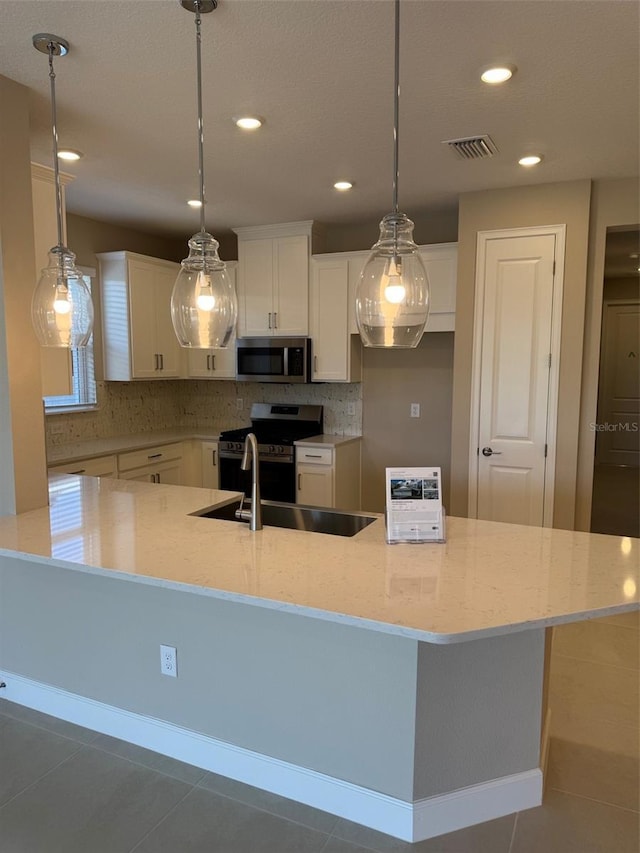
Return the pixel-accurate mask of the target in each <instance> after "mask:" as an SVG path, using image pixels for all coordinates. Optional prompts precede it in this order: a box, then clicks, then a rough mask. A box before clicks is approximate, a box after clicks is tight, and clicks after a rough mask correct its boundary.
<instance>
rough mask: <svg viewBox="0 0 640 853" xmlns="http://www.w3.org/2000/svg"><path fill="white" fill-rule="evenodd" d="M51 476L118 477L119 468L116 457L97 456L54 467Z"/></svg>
mask: <svg viewBox="0 0 640 853" xmlns="http://www.w3.org/2000/svg"><path fill="white" fill-rule="evenodd" d="M49 473H50V474H86V476H88V477H117V476H118V466H117V463H116V457H115V456H97V457H94V458H92V459H77V460H76V461H75V462H67V463H65V464H64V465H52V466H51V467H50V468H49Z"/></svg>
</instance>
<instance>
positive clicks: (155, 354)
mask: <svg viewBox="0 0 640 853" xmlns="http://www.w3.org/2000/svg"><path fill="white" fill-rule="evenodd" d="M153 358H154V360H155V365H156V366H155V368H154V369H155V370H157V369H158V353H157V352H154V354H153Z"/></svg>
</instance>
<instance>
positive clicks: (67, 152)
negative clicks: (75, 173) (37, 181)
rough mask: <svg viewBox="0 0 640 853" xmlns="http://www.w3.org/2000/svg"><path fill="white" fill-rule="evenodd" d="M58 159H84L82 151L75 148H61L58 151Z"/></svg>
mask: <svg viewBox="0 0 640 853" xmlns="http://www.w3.org/2000/svg"><path fill="white" fill-rule="evenodd" d="M58 157H59V158H60V159H61V160H80V158H81V157H84V154H83V153H82V151H76V150H74V149H73V148H61V149H60V150H59V151H58Z"/></svg>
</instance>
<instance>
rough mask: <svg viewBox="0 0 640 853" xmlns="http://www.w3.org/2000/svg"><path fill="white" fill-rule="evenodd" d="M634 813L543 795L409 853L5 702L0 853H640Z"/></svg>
mask: <svg viewBox="0 0 640 853" xmlns="http://www.w3.org/2000/svg"><path fill="white" fill-rule="evenodd" d="M591 770H592V771H594V772H597V768H591ZM631 805H632V806H634V807H633V808H632V807H627V808H621V807H618V806H613V805H611V804H609V803H606V802H600V801H598V800H596V799H593V798H589V797H588V796H586V795H585V796H574V795H570V794H567V793H564V792H562V791H559V790H555V789H553V788H552V787H549V789H548V790H547V792H546V795H545V801H544V804H543V805H542V806H541V807H540V808H537V809H531V810H529V811H525V812H521V813H520V814H518V815H515V816H513V815H512V816H510V817H505V818H501V819H499V820H494V821H490V822H489V823H485V824H482V825H480V826H476V827H473V828H471V829H465V830H462V831H460V832H455V833H451V834H450V835H445V836H440V837H439V838H434V839H431V840H429V841H423V842H420V843H418V844H415V845H411V844H406V843H404V842H402V841H397V840H396V839H393V838H390V837H389V836H386V835H382V834H380V833H378V832H374V831H372V830H369V829H365V828H364V827H361V826H358V825H357V824H353V823H350V822H349V821H346V820H341V819H338V818H335V817H333V816H332V815H329V814H327V813H325V812H320V811H317V810H315V809H312V808H309V807H307V806H302V805H299V804H297V803H294V802H292V801H291V800H285V799H282V798H281V797H276V796H274V795H272V794H267V793H265V792H263V791H259V790H257V789H255V788H251V787H249V786H247V785H242V784H240V783H238V782H232V781H230V780H228V779H225V778H223V777H220V776H216V775H215V774H213V773H207V772H205V771H203V770H199V769H198V768H196V767H192V766H190V765H186V764H181V763H180V762H178V761H173V760H172V759H168V758H165V757H163V756H161V755H158V754H157V753H153V752H149V751H148V750H145V749H140V748H139V747H134V746H131V745H130V744H127V743H124V742H122V741H118V740H115V739H114V738H110V737H107V736H105V735H99V734H96V733H95V732H91V731H89V730H87V729H82V728H79V727H78V726H74V725H71V724H69V723H65V722H62V721H60V720H57V719H55V718H53V717H49V716H46V715H44V714H40V713H38V712H36V711H31V710H29V709H26V708H22V707H21V706H19V705H15V704H13V703H11V702H7V701H6V700H0V853H134V851H135V853H363V851H364V853H366V851H375V853H395V851H412V853H638V850H639V849H640V832H639V820H640V815H639V813H638V805H637V803H635V804H633V803H632V804H631Z"/></svg>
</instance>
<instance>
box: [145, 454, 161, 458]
mask: <svg viewBox="0 0 640 853" xmlns="http://www.w3.org/2000/svg"><path fill="white" fill-rule="evenodd" d="M160 458H162V453H152V454H151V456H147V459H160Z"/></svg>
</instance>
